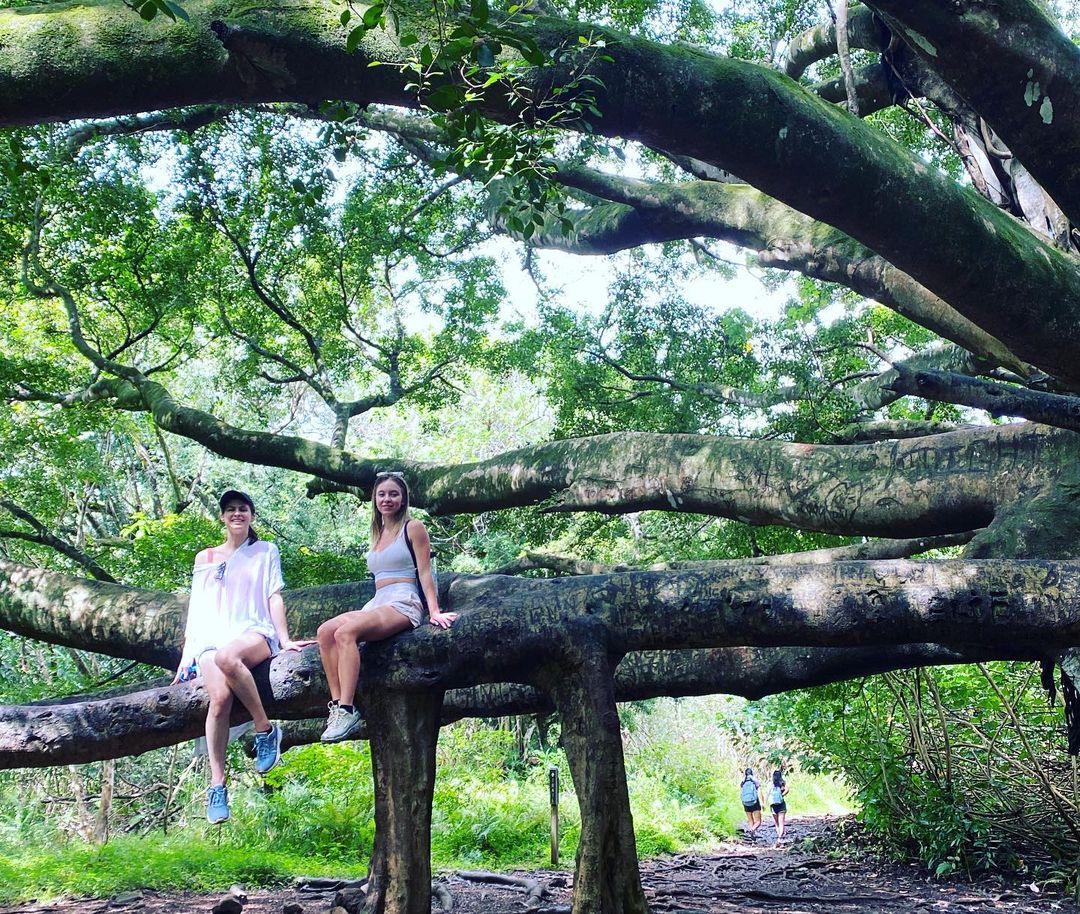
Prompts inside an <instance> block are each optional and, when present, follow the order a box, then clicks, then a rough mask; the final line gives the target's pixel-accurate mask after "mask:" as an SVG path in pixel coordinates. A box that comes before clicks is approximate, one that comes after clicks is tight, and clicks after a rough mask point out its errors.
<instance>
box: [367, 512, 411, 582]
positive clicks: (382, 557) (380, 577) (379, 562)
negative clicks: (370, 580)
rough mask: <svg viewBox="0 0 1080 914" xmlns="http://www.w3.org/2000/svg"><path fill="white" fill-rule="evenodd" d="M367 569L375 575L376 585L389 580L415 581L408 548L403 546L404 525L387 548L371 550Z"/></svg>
mask: <svg viewBox="0 0 1080 914" xmlns="http://www.w3.org/2000/svg"><path fill="white" fill-rule="evenodd" d="M367 567H368V571H370V572H371V573H372V574H373V575H375V583H376V584H378V583H379V581H385V580H388V579H389V578H412V579H413V580H414V581H415V580H416V567H415V566H414V565H413V560H412V556H411V555H409V547H408V546H406V545H405V524H402V525H401V530H400V531H399V532H398V535H397V538H396V539H395V540H394V541H393V542H392V543H391V544H390V545H389V546H387V547H386V548H385V549H380V550H379V551H378V552H376V551H375V550H374V549H372V550H371V551H370V552H369V553H368V554H367Z"/></svg>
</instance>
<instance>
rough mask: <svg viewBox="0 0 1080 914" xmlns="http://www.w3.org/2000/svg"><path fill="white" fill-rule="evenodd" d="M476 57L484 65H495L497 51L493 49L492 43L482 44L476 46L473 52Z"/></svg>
mask: <svg viewBox="0 0 1080 914" xmlns="http://www.w3.org/2000/svg"><path fill="white" fill-rule="evenodd" d="M473 53H474V55H475V57H476V62H477V63H478V64H479V65H480V66H482V67H493V66H495V52H494V51H493V50H492V49H491V46H490V45H487V44H482V45H480V46H479V47H477V48H476V50H475V51H474V52H473Z"/></svg>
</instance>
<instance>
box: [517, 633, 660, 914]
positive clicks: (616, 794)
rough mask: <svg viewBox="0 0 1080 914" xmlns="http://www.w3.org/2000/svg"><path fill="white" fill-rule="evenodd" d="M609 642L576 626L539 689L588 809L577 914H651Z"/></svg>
mask: <svg viewBox="0 0 1080 914" xmlns="http://www.w3.org/2000/svg"><path fill="white" fill-rule="evenodd" d="M607 641H608V639H607V633H606V632H605V630H604V629H603V627H601V626H599V625H594V624H591V623H590V622H588V621H585V622H582V623H579V624H575V625H573V626H570V627H569V628H568V629H567V630H566V633H565V636H564V639H563V645H562V650H560V651H559V653H558V655H557V659H556V660H554V661H552V662H550V663H548V664H546V665H545V666H543V667H542V668H541V669H540V671H539V674H538V677H537V681H538V683H539V684H540V686H541V688H542V689H544V691H546V692H548V693H549V694H550V695H551V697H552V698H553V700H554V702H555V705H556V707H557V708H558V711H559V716H560V718H561V720H562V739H563V748H564V749H565V750H566V757H567V759H568V760H569V762H570V772H571V775H572V776H573V779H574V789H575V790H576V791H577V796H578V804H579V806H580V808H581V837H580V839H579V841H578V850H577V863H576V869H575V872H574V908H573V910H574V914H645V912H647V911H648V910H649V906H648V903H647V902H646V900H645V893H644V891H643V890H642V888H641V877H640V874H639V873H638V860H637V848H636V845H635V843H634V821H633V818H632V816H631V815H630V795H629V793H628V792H627V788H626V768H625V766H624V764H623V747H622V734H621V732H620V728H619V712H618V709H617V707H616V705H615V687H614V672H615V666H616V664H617V662H618V660H617V658H612V657H611V655H610V654H609V653H608V646H607Z"/></svg>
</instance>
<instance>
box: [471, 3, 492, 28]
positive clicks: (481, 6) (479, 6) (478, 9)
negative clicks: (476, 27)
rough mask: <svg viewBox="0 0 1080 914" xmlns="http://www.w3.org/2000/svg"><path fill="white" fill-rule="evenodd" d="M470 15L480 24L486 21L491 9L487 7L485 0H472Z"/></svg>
mask: <svg viewBox="0 0 1080 914" xmlns="http://www.w3.org/2000/svg"><path fill="white" fill-rule="evenodd" d="M471 6H472V17H473V19H475V20H476V21H477V22H479V23H480V24H481V25H483V24H484V23H485V22H487V21H488V18H489V17H490V16H491V10H489V9H488V3H487V0H472V4H471Z"/></svg>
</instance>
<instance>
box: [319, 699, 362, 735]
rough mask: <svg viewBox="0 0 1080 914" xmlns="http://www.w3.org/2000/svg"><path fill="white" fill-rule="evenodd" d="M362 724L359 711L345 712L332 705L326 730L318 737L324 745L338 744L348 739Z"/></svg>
mask: <svg viewBox="0 0 1080 914" xmlns="http://www.w3.org/2000/svg"><path fill="white" fill-rule="evenodd" d="M363 722H364V718H363V716H362V715H361V714H360V712H359V711H356V710H353V711H352V712H349V711H346V710H345V709H344V708H343V707H341V705H334V706H333V707H332V708H331V709H330V719H329V720H328V721H327V722H326V729H325V730H323V734H322V736H321V737H319V739H320V740H322V742H324V743H340V742H341V741H342V740H344V739H348V738H349V737H350V736H352V735H353V734H354V733H355V732H356V731H357V730H359V729H360V727H361V725H362V724H363Z"/></svg>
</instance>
